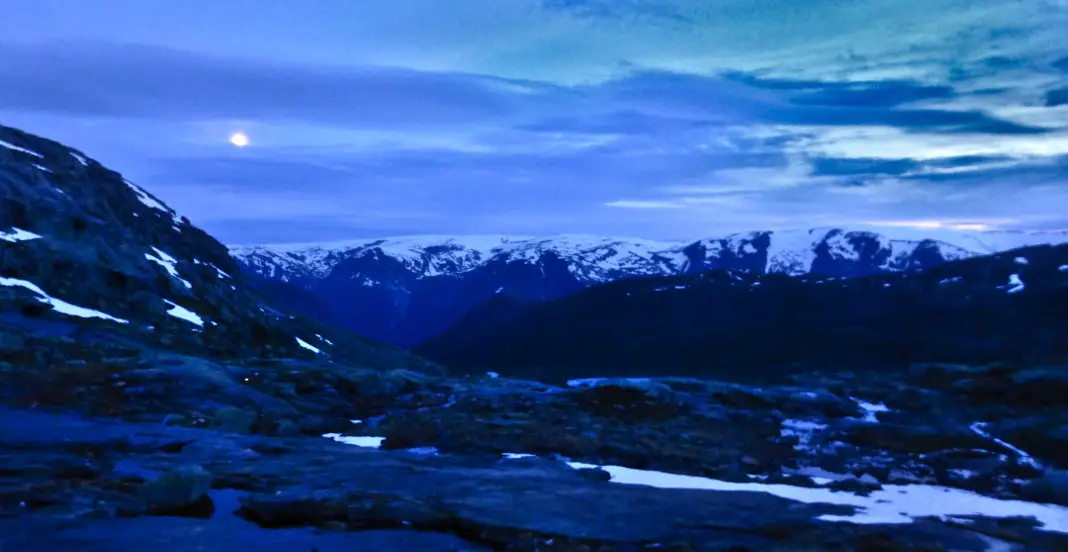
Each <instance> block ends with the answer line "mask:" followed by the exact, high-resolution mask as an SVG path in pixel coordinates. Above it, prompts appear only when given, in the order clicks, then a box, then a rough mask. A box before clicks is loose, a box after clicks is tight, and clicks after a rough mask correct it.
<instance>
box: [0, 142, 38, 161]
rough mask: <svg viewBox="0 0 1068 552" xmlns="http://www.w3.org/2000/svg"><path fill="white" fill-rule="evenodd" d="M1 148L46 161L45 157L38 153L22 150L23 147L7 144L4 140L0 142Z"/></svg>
mask: <svg viewBox="0 0 1068 552" xmlns="http://www.w3.org/2000/svg"><path fill="white" fill-rule="evenodd" d="M0 147H4V148H7V149H9V150H14V151H17V152H20V153H25V154H27V155H32V156H34V157H37V158H38V159H44V156H43V155H41V154H39V153H37V152H36V151H30V150H28V149H26V148H22V147H19V146H16V145H15V144H12V143H10V142H5V141H3V140H0Z"/></svg>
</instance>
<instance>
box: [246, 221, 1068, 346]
mask: <svg viewBox="0 0 1068 552" xmlns="http://www.w3.org/2000/svg"><path fill="white" fill-rule="evenodd" d="M905 234H906V235H907V233H905ZM933 234H934V235H936V236H940V237H945V236H951V237H955V238H956V239H957V240H958V241H959V242H961V243H965V244H968V245H969V247H972V250H969V249H965V248H963V247H960V246H957V245H953V244H951V243H948V242H945V241H939V240H934V239H929V238H925V239H916V240H907V239H899V238H896V237H893V236H889V235H883V234H877V233H874V232H870V231H866V230H864V231H862V230H845V229H840V228H830V227H824V228H817V229H811V230H805V231H785V232H784V231H780V232H773V231H758V232H744V233H737V234H732V235H730V236H727V237H724V238H713V239H705V240H698V241H694V242H691V243H686V242H656V241H650V240H641V239H631V238H617V237H602V236H590V235H577V234H571V235H568V234H564V235H558V236H550V237H540V238H528V237H509V236H498V235H494V236H454V237H449V236H406V237H400V238H376V239H370V240H364V241H359V240H357V241H347V242H339V243H335V244H333V245H313V246H309V245H307V244H290V245H284V246H274V247H273V248H272V247H269V246H241V247H236V246H234V247H231V254H232V255H233V256H234V258H235V259H236V260H237V261H238V264H239V265H240V266H241V267H242V269H243V271H245V272H246V273H249V274H253V275H255V276H256V277H258V278H259V279H260V280H261V281H262V282H263V285H264V287H271V288H272V289H274V290H275V291H276V292H279V295H278V296H279V297H281V298H282V300H283V301H285V302H287V303H286V304H287V305H288V306H289V307H290V308H291V309H293V310H296V311H299V312H304V313H306V314H309V315H314V316H315V317H316V318H317V319H320V320H323V321H326V322H329V323H331V324H334V325H338V326H341V327H344V328H346V329H349V330H351V331H354V332H356V333H358V334H361V335H365V336H368V337H371V338H373V339H376V340H380V341H386V342H389V343H393V344H395V345H401V346H414V345H416V344H418V343H420V342H422V341H425V340H426V339H429V338H431V337H433V336H435V335H437V334H439V333H441V332H443V331H445V329H446V328H448V327H449V326H450V325H451V324H452V323H453V322H455V321H457V320H458V319H459V318H460V317H461V316H463V315H464V314H465V313H466V312H467V311H469V310H471V309H472V308H474V307H476V306H477V305H478V304H480V303H482V302H484V301H486V300H487V299H489V298H490V296H491V295H493V294H494V293H497V292H499V291H506V292H508V293H510V294H512V295H515V296H517V297H518V298H520V299H524V300H552V299H557V298H560V297H563V296H565V295H567V294H569V293H572V292H574V291H577V290H579V289H582V288H584V287H587V286H590V285H597V284H603V283H606V282H611V281H614V280H618V279H625V278H634V277H642V276H669V275H675V274H686V273H691V272H701V271H705V270H713V269H732V270H748V271H752V272H757V273H785V274H789V275H794V276H799V275H803V274H809V273H819V274H824V275H826V276H833V277H856V276H864V275H867V274H876V273H893V272H901V271H905V270H917V269H922V268H927V267H930V266H934V265H937V264H939V263H943V262H947V261H952V260H958V259H963V258H970V257H974V256H977V255H982V254H985V253H986V252H987V250H989V249H997V250H1001V249H1004V248H1011V247H1017V246H1019V245H1021V244H1023V245H1029V244H1032V243H1035V242H1038V243H1042V242H1061V241H1068V233H1031V234H1027V233H1008V232H992V233H987V234H983V235H973V234H946V233H944V232H942V233H939V232H933ZM550 266H551V267H553V271H552V272H551V273H550V272H547V271H546V267H550ZM531 271H534V272H531ZM538 272H540V273H541V278H540V280H541V281H540V283H539V277H538ZM509 275H512V276H509ZM513 278H515V279H513ZM286 289H289V290H290V291H288V292H287V291H285V290H286ZM309 292H310V294H311V295H310V296H313V297H315V298H316V299H315V300H314V301H309V300H308V298H309V297H310V296H309ZM309 305H312V307H309ZM313 311H314V312H313Z"/></svg>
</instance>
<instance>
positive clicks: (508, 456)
mask: <svg viewBox="0 0 1068 552" xmlns="http://www.w3.org/2000/svg"><path fill="white" fill-rule="evenodd" d="M501 456H503V457H504V459H505V460H519V459H520V458H534V455H533V454H526V453H523V452H506V453H504V454H502V455H501Z"/></svg>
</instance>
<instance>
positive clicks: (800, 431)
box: [779, 420, 827, 450]
mask: <svg viewBox="0 0 1068 552" xmlns="http://www.w3.org/2000/svg"><path fill="white" fill-rule="evenodd" d="M824 429H827V426H826V425H824V424H818V423H816V422H810V421H806V420H783V421H782V429H780V430H779V435H780V436H781V437H797V439H798V441H797V444H796V445H794V449H795V450H804V449H806V448H808V443H809V441H811V440H812V436H813V435H814V434H815V433H816V432H817V431H820V430H824Z"/></svg>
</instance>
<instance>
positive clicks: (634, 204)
mask: <svg viewBox="0 0 1068 552" xmlns="http://www.w3.org/2000/svg"><path fill="white" fill-rule="evenodd" d="M605 206H607V207H618V208H620V209H678V208H680V207H683V205H681V204H678V203H672V202H670V201H656V200H653V201H650V200H641V199H617V200H615V201H609V202H608V203H605Z"/></svg>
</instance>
